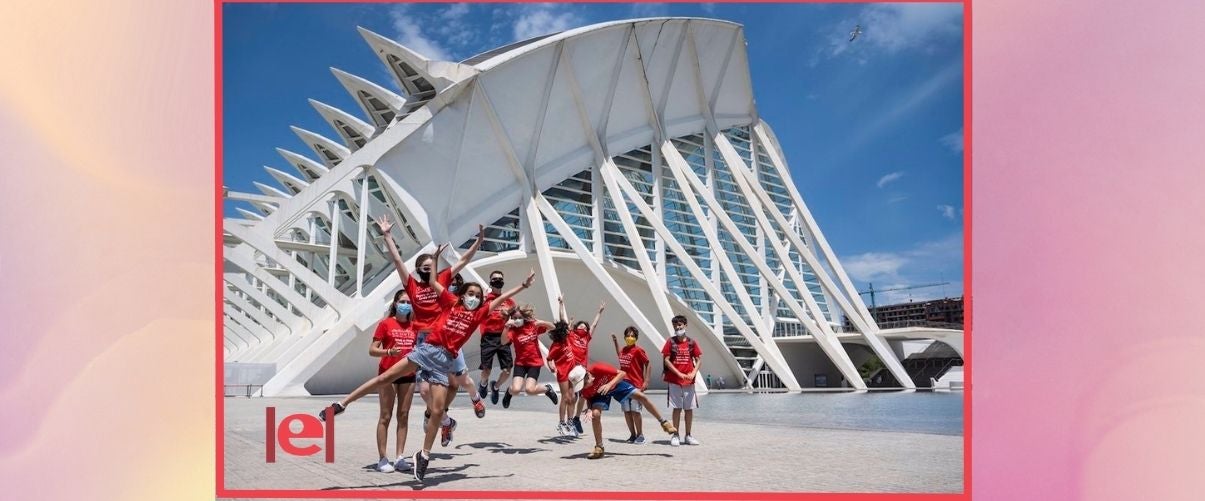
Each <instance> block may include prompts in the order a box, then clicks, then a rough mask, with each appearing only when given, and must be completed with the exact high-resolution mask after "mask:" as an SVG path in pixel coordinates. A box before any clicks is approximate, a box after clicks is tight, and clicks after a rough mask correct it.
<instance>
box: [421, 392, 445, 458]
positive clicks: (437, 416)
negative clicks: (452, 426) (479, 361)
mask: <svg viewBox="0 0 1205 501" xmlns="http://www.w3.org/2000/svg"><path fill="white" fill-rule="evenodd" d="M447 396H448V387H447V386H444V385H441V384H433V385H431V403H430V404H429V408H430V410H431V419H428V420H427V429H426V432H427V435H426V436H425V437H423V455H424V456H427V457H430V455H431V446H432V445H435V435H436V433H437V432H438V431H439V426H440V423H441V422H443V418H444V406H445V405H446V404H445V399H446V398H447Z"/></svg>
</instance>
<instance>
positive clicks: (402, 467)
mask: <svg viewBox="0 0 1205 501" xmlns="http://www.w3.org/2000/svg"><path fill="white" fill-rule="evenodd" d="M393 469H394V471H410V470H413V469H414V465H412V464H410V461H407V460H406V458H404V457H399V458H397V462H395V463H393Z"/></svg>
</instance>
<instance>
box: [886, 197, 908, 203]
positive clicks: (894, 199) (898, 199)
mask: <svg viewBox="0 0 1205 501" xmlns="http://www.w3.org/2000/svg"><path fill="white" fill-rule="evenodd" d="M907 199H908V195H896V196H893V197H891V198H888V199H887V203H889V204H895V203H900V202H903V201H904V200H907Z"/></svg>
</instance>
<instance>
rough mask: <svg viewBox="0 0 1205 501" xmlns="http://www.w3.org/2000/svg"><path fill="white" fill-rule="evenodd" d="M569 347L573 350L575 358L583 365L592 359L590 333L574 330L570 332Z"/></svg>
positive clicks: (583, 330) (584, 330)
mask: <svg viewBox="0 0 1205 501" xmlns="http://www.w3.org/2000/svg"><path fill="white" fill-rule="evenodd" d="M569 346H570V347H572V348H573V356H575V357H577V359H578V361H580V362H581V363H583V364H584V363H586V361H587V360H589V359H590V357H589V355H590V331H587V330H586V329H573V330H571V331H569Z"/></svg>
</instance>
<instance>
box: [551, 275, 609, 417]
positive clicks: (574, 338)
mask: <svg viewBox="0 0 1205 501" xmlns="http://www.w3.org/2000/svg"><path fill="white" fill-rule="evenodd" d="M557 301H560V303H561V318H562V319H564V318H567V317H566V315H565V301H564V299H563V298H557ZM605 309H607V302H606V301H603V302H601V303H598V313H595V314H594V321H593V322H590V323H589V324H587V323H586V322H585V321H583V320H578V321H576V322H574V321H572V320H570V323H571V324H573V328H572V329H570V330H569V346H570V348H572V349H573V356H574V357H576V358H577V363H579V364H581V365H586V364H588V363H590V340H591V339H592V338H593V336H594V329H595V328H597V327H598V321H599V320H601V319H602V314H603V310H605ZM585 411H586V402H585V401H584V400H581V399H578V400H577V405H576V406H575V407H574V412H573V420H572V423H573V428H574V431H576V432H577V434H578V435H581V434H582V433H583V432H584V431H585V430H583V429H582V418H581V417H580V416H581V414H582V413H583V412H585Z"/></svg>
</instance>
